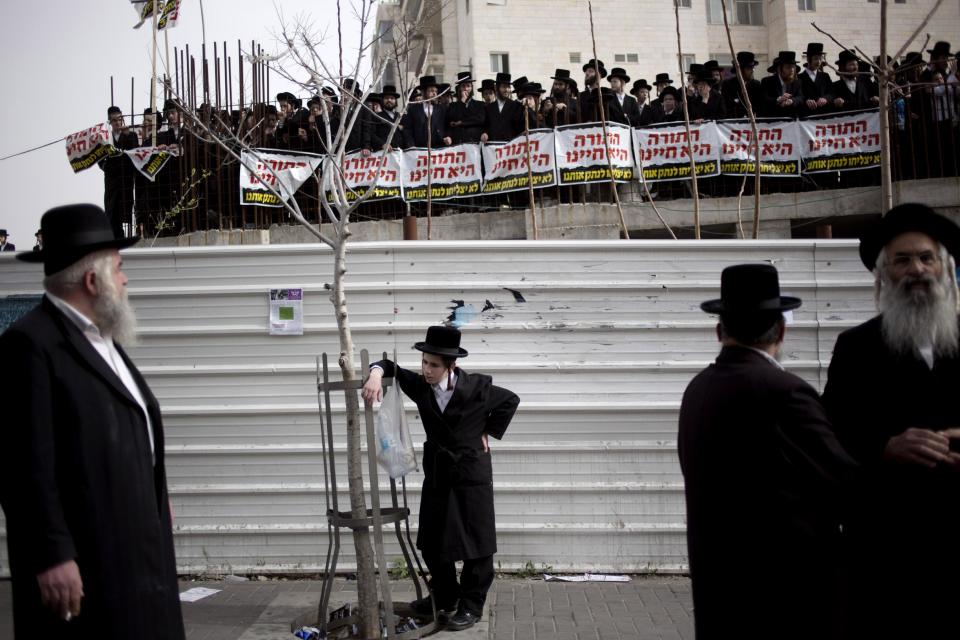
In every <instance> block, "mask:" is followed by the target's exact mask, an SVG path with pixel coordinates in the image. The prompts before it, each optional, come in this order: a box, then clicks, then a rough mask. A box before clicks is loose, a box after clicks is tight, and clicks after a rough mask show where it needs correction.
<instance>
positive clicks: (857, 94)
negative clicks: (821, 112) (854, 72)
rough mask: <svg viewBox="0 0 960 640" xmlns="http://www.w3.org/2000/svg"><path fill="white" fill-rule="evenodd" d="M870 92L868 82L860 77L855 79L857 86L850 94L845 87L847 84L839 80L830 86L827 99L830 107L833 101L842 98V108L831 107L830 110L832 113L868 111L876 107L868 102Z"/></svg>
mask: <svg viewBox="0 0 960 640" xmlns="http://www.w3.org/2000/svg"><path fill="white" fill-rule="evenodd" d="M871 91H872V89H871V87H870V82H869V81H867V80H866V79H864V78H863V77H861V76H858V77H857V84H856V85H855V89H854V91H852V92H851V91H850V88H849V87H847V83H846V82H844V80H843V78H840V79H839V80H837V81H836V82H834V83H833V85H832V86H831V88H830V95H829V96H828V99H829V100H830V102H831V105H832V103H833V101H834V99H836V98H843V106H842V107H837V106H833V107H832V108H833V109H834V111H841V112H842V111H857V110H858V109H869V108H871V107H875V106H877V105H876V104H874V102H873V101H872V100H870V97H871Z"/></svg>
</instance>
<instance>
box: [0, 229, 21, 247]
mask: <svg viewBox="0 0 960 640" xmlns="http://www.w3.org/2000/svg"><path fill="white" fill-rule="evenodd" d="M7 237H8V234H7V230H6V229H0V251H11V252H12V251H16V250H17V245H15V244H13V243H12V242H7Z"/></svg>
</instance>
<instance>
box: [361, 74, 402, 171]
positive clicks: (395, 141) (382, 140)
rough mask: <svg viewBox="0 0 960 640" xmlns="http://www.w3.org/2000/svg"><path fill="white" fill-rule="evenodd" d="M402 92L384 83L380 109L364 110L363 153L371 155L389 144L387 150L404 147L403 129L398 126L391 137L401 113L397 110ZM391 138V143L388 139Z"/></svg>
mask: <svg viewBox="0 0 960 640" xmlns="http://www.w3.org/2000/svg"><path fill="white" fill-rule="evenodd" d="M399 98H400V94H399V93H397V88H396V87H395V86H394V85H392V84H385V85H383V91H381V92H380V111H379V112H377V113H373V112H372V111H367V112H364V115H365V116H366V120H367V121H366V122H365V123H364V125H363V132H362V137H363V155H365V156H369V155H370V154H371V153H372V152H375V151H380V150H382V149H383V148H384V145H386V146H387V151H392V150H393V149H402V148H403V130H402V129H400V128H399V125H398V127H397V130H396V131H394V132H393V137H392V138H390V131H391V129H393V125H394V123H395V122H396V121H397V118H399V117H400V115H399V114H398V113H397V112H396V108H397V100H398V99H399ZM388 138H390V141H389V144H387V139H388Z"/></svg>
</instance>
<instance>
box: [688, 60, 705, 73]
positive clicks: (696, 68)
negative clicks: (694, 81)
mask: <svg viewBox="0 0 960 640" xmlns="http://www.w3.org/2000/svg"><path fill="white" fill-rule="evenodd" d="M701 71H703V65H702V64H700V63H699V62H691V63H690V68H689V69H687V73H688V74H690V75H694V76H695V75H697V74H698V73H700V72H701Z"/></svg>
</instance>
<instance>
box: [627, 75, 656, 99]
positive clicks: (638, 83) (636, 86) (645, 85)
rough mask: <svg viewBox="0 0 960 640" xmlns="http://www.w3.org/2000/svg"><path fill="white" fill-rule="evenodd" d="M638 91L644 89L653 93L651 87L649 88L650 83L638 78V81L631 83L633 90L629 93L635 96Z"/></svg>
mask: <svg viewBox="0 0 960 640" xmlns="http://www.w3.org/2000/svg"><path fill="white" fill-rule="evenodd" d="M640 89H646V90H647V91H653V87H651V86H650V83H648V82H647V79H646V78H640V79H639V80H637V81H635V82H634V83H633V89H632V90H631V91H630V93H632V94H634V95H636V94H637V92H639V91H640Z"/></svg>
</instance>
